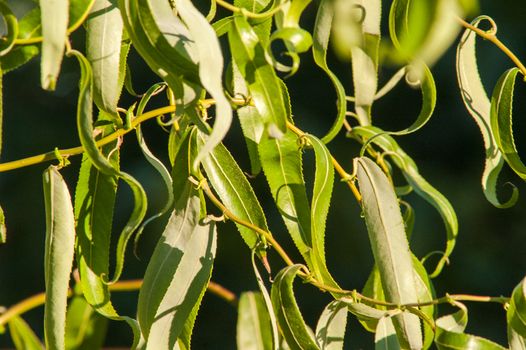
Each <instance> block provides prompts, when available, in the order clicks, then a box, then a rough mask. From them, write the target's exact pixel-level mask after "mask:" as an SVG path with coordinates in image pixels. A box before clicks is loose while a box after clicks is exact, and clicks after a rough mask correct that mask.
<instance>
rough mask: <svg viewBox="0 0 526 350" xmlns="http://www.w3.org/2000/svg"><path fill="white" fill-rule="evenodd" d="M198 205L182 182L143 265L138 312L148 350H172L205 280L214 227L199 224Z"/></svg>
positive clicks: (191, 189) (196, 197)
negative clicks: (155, 245)
mask: <svg viewBox="0 0 526 350" xmlns="http://www.w3.org/2000/svg"><path fill="white" fill-rule="evenodd" d="M200 202H201V200H200V198H199V195H198V193H197V191H196V190H195V189H194V187H193V185H192V184H191V183H187V185H186V186H185V189H184V192H183V193H181V194H180V198H179V200H178V201H177V203H176V206H175V210H174V212H173V214H172V217H171V218H170V220H169V222H168V224H167V226H166V228H165V231H164V232H163V236H162V238H161V240H160V241H159V243H158V245H157V247H156V249H155V251H154V254H153V256H152V258H151V260H150V263H149V264H148V268H147V270H146V273H145V277H144V283H143V286H142V287H141V291H140V293H139V307H138V319H139V323H140V325H141V330H142V332H143V336H144V337H145V339H146V347H147V348H148V349H171V348H173V347H174V346H175V341H176V340H177V338H178V337H179V335H180V334H181V332H182V331H183V327H184V325H185V321H186V319H187V318H188V316H189V314H190V313H191V312H192V310H193V308H194V306H195V304H196V303H197V301H198V300H199V299H200V295H201V294H202V292H203V290H204V289H205V288H206V285H207V284H208V281H209V279H210V274H211V271H212V265H213V261H214V256H215V250H216V228H215V224H214V222H213V221H210V222H209V223H204V222H203V221H202V220H201V207H200ZM181 285H184V286H188V288H181V287H180V286H181Z"/></svg>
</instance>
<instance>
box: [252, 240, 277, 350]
mask: <svg viewBox="0 0 526 350" xmlns="http://www.w3.org/2000/svg"><path fill="white" fill-rule="evenodd" d="M255 255H256V254H255V251H254V250H252V254H251V258H252V259H251V260H252V268H253V269H254V275H255V277H256V282H257V283H258V287H259V291H260V293H261V296H262V297H263V302H264V303H265V308H266V309H267V315H268V317H269V321H270V330H271V332H272V349H273V350H278V349H280V348H279V345H280V334H279V330H278V320H277V317H276V313H275V312H274V308H273V306H272V300H271V298H270V294H269V293H268V290H267V287H266V286H265V282H263V278H262V277H261V274H260V273H259V270H258V267H257V265H256V259H255Z"/></svg>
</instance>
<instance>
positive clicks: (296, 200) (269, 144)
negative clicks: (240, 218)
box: [258, 131, 313, 269]
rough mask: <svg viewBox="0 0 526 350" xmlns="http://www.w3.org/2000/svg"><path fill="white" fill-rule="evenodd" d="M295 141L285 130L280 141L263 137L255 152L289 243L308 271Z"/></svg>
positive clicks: (306, 221) (307, 221) (306, 218)
mask: <svg viewBox="0 0 526 350" xmlns="http://www.w3.org/2000/svg"><path fill="white" fill-rule="evenodd" d="M297 140H298V138H297V137H296V136H295V135H294V134H293V133H292V132H291V131H287V133H285V135H283V137H282V138H281V139H272V138H263V139H262V140H261V143H260V144H259V147H258V149H259V156H260V159H261V165H262V167H263V171H264V172H265V176H266V178H267V181H268V184H269V187H270V191H271V193H272V197H273V198H274V201H275V202H276V206H277V208H278V210H279V212H280V214H281V217H282V218H283V221H284V222H285V226H287V229H288V231H289V234H290V236H291V237H292V240H293V241H294V243H295V244H296V247H297V248H298V250H299V252H300V253H301V255H302V256H303V258H304V259H305V261H306V262H307V265H308V266H309V268H310V269H312V268H313V265H312V261H311V256H310V251H311V250H312V241H311V218H310V206H309V202H308V199H307V190H306V188H305V180H304V179H303V167H302V155H301V150H300V148H299V146H298V142H297Z"/></svg>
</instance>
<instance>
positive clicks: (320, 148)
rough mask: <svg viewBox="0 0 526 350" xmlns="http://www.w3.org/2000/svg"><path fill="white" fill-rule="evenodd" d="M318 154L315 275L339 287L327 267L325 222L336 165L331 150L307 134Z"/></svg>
mask: <svg viewBox="0 0 526 350" xmlns="http://www.w3.org/2000/svg"><path fill="white" fill-rule="evenodd" d="M305 137H306V138H307V140H308V141H309V144H310V145H311V146H312V148H313V149H314V153H315V155H316V172H315V175H314V188H313V191H312V202H311V242H312V252H311V259H312V264H313V267H314V271H313V272H314V275H315V276H316V278H317V279H319V280H320V281H321V282H322V283H324V284H327V285H330V286H332V287H338V284H337V283H336V282H335V281H334V279H333V278H332V276H331V274H330V273H329V271H328V269H327V263H326V260H325V223H326V221H327V214H328V213H329V207H330V204H331V196H332V189H333V185H334V167H333V165H332V158H331V154H330V153H329V150H328V149H327V147H325V145H324V144H323V142H322V141H320V140H319V139H318V138H316V137H315V136H313V135H306V136H305Z"/></svg>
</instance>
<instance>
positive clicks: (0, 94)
mask: <svg viewBox="0 0 526 350" xmlns="http://www.w3.org/2000/svg"><path fill="white" fill-rule="evenodd" d="M3 125H4V72H3V70H2V66H1V65H0V156H1V155H2V146H3V144H4V142H3V136H4V132H3ZM0 215H1V218H2V220H1V221H0V226H3V217H4V215H3V213H2V210H1V209H0Z"/></svg>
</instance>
